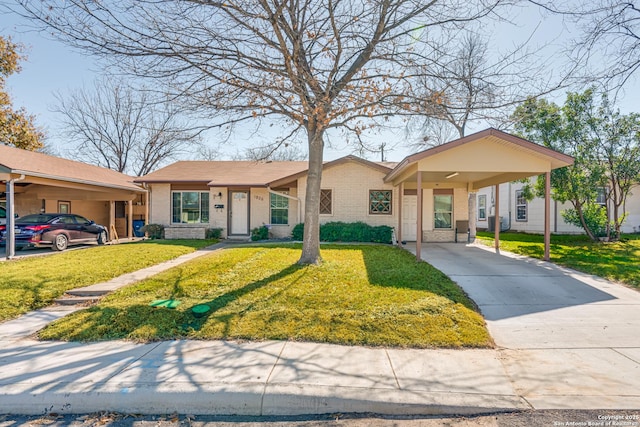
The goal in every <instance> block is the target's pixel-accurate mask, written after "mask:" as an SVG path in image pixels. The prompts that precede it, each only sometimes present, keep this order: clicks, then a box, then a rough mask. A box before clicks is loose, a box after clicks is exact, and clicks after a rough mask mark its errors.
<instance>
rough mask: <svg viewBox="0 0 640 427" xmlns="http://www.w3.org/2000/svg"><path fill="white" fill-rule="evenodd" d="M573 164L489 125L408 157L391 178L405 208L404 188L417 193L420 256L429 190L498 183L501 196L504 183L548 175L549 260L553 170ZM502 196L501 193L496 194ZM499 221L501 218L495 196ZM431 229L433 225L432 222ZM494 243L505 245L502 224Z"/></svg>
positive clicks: (470, 191)
mask: <svg viewBox="0 0 640 427" xmlns="http://www.w3.org/2000/svg"><path fill="white" fill-rule="evenodd" d="M571 164H573V158H572V157H571V156H568V155H566V154H563V153H560V152H558V151H554V150H551V149H549V148H546V147H543V146H541V145H538V144H535V143H533V142H531V141H527V140H525V139H522V138H519V137H517V136H514V135H511V134H508V133H505V132H502V131H499V130H496V129H492V128H490V129H487V130H484V131H481V132H478V133H475V134H473V135H469V136H466V137H464V138H460V139H457V140H455V141H451V142H449V143H447V144H443V145H440V146H437V147H434V148H431V149H428V150H425V151H422V152H420V153H417V154H414V155H411V156H408V157H406V158H405V159H404V160H403V161H402V162H400V164H398V166H397V167H396V168H394V169H393V171H391V172H390V173H389V174H388V175H387V176H386V177H385V181H386V182H391V183H392V184H393V185H394V186H396V187H398V189H399V191H398V192H397V193H398V194H399V195H400V201H399V203H398V206H399V209H402V205H403V203H402V198H403V197H404V195H405V193H406V192H407V191H408V190H409V191H415V194H416V195H417V221H416V229H417V232H416V235H417V239H416V256H417V257H418V259H419V258H420V249H421V244H422V242H423V241H424V240H425V239H424V235H425V227H424V226H423V222H424V219H425V212H424V205H425V203H424V200H423V194H424V191H425V190H430V191H432V192H434V194H437V192H443V191H449V190H451V191H453V190H456V189H457V191H458V192H460V191H466V193H467V194H468V195H474V193H475V192H477V191H478V190H479V189H480V188H483V187H489V186H495V187H496V195H499V194H500V192H499V191H498V190H499V186H500V184H502V183H506V182H510V181H515V180H519V179H523V178H528V177H531V176H536V175H542V174H544V175H546V177H547V180H546V182H547V186H546V187H547V188H546V192H545V231H544V236H545V255H544V258H545V259H546V260H548V259H549V246H550V244H549V242H550V206H551V202H550V193H551V192H550V187H549V183H550V173H551V171H552V170H554V169H557V168H561V167H564V166H568V165H571ZM496 197H498V196H496ZM468 200H469V204H468V209H469V213H468V216H467V215H465V216H466V217H467V218H468V220H469V222H470V228H471V229H472V231H473V232H475V228H474V218H475V196H473V197H468ZM495 205H496V212H495V218H496V221H497V219H498V218H499V215H500V214H499V211H498V209H499V208H498V206H499V203H498V200H496V204H495ZM398 218H399V221H398V227H397V230H398V241H400V242H401V241H402V212H400V214H399V215H398ZM427 229H429V228H428V227H427ZM495 230H496V233H495V248H496V249H499V246H500V226H499V225H498V226H496V227H495Z"/></svg>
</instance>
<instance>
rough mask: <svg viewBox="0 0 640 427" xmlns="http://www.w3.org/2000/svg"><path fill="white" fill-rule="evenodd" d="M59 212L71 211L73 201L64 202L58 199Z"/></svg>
mask: <svg viewBox="0 0 640 427" xmlns="http://www.w3.org/2000/svg"><path fill="white" fill-rule="evenodd" d="M58 213H64V214H67V213H71V202H63V201H60V200H58Z"/></svg>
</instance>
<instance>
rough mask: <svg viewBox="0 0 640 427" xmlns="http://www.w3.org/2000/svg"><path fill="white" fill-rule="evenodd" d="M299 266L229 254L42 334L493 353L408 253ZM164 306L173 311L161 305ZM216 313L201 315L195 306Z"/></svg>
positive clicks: (376, 249)
mask: <svg viewBox="0 0 640 427" xmlns="http://www.w3.org/2000/svg"><path fill="white" fill-rule="evenodd" d="M322 256H323V259H324V262H323V263H322V264H321V265H320V266H299V265H297V264H296V262H297V260H298V258H299V257H300V247H299V246H297V245H285V246H282V245H278V246H270V245H262V246H248V247H241V248H233V249H225V250H222V251H218V252H216V253H214V254H212V255H210V256H206V257H203V258H200V259H197V260H194V261H192V262H189V263H187V264H183V265H182V266H179V267H176V268H174V269H172V270H170V271H167V272H165V273H162V274H159V275H157V276H155V277H153V278H151V279H149V280H145V281H143V282H141V283H139V284H137V285H134V286H130V287H127V288H124V289H121V290H120V291H118V292H116V293H114V294H112V295H110V296H109V297H107V298H105V299H104V300H103V301H102V302H101V303H100V304H99V305H98V306H95V307H92V308H89V309H87V310H84V311H81V312H78V313H75V314H73V315H71V316H69V317H67V318H65V319H62V320H60V321H58V322H56V323H54V324H52V325H51V326H50V327H48V328H46V329H45V330H44V331H41V333H40V337H41V338H43V339H62V340H109V339H131V340H141V341H152V340H168V339H183V338H188V339H247V340H267V339H275V340H301V341H314V342H328V343H336V344H358V345H372V346H401V347H416V348H426V347H488V346H491V339H490V337H489V334H488V332H487V330H486V328H485V325H484V320H483V318H482V316H481V315H480V314H479V313H478V312H477V311H476V310H475V308H474V305H473V303H472V302H471V301H470V300H469V299H468V298H467V296H466V295H465V294H464V292H463V291H462V290H461V289H460V288H459V287H458V286H457V285H456V284H454V283H453V282H452V281H451V280H450V279H449V278H448V277H446V276H445V275H444V274H443V273H441V272H440V271H438V270H436V269H434V268H433V267H431V266H430V265H428V264H426V263H423V262H420V263H419V262H416V261H415V258H414V257H413V256H412V255H411V254H410V253H408V252H406V251H403V250H400V249H397V248H393V247H389V246H381V245H363V246H351V245H344V246H343V245H328V246H325V247H323V250H322ZM159 299H175V300H179V301H180V305H179V306H178V307H177V308H176V309H168V308H154V307H151V306H150V305H149V304H150V303H151V302H152V301H155V300H159ZM199 304H207V305H208V306H209V307H211V310H210V311H209V312H208V314H207V315H206V316H204V317H202V318H197V317H195V316H194V315H193V314H192V312H191V308H192V307H194V306H196V305H199Z"/></svg>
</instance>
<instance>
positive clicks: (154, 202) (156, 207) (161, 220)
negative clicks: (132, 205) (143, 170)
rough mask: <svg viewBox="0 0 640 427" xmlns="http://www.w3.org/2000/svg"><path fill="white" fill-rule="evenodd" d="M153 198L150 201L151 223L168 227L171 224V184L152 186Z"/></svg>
mask: <svg viewBox="0 0 640 427" xmlns="http://www.w3.org/2000/svg"><path fill="white" fill-rule="evenodd" d="M149 187H150V189H151V196H150V201H149V205H150V206H149V210H150V213H149V216H150V219H149V223H150V224H162V225H164V226H168V225H170V224H171V185H170V184H151V185H150V186H149Z"/></svg>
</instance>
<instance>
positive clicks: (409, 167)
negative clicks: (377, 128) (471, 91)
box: [385, 128, 573, 189]
mask: <svg viewBox="0 0 640 427" xmlns="http://www.w3.org/2000/svg"><path fill="white" fill-rule="evenodd" d="M571 164H573V157H571V156H568V155H566V154H564V153H561V152H558V151H555V150H552V149H550V148H547V147H543V146H542V145H538V144H536V143H533V142H531V141H528V140H526V139H523V138H520V137H517V136H515V135H511V134H509V133H506V132H503V131H500V130H497V129H493V128H489V129H486V130H483V131H480V132H477V133H474V134H472V135H469V136H466V137H463V138H460V139H456V140H454V141H451V142H448V143H446V144H442V145H439V146H437V147H433V148H430V149H428V150H424V151H421V152H419V153H416V154H413V155H410V156H407V157H405V158H404V160H402V162H400V163H399V164H398V166H396V167H395V168H394V169H393V170H392V171H391V172H389V174H387V176H386V177H385V181H386V182H392V183H393V184H394V185H397V184H399V183H400V182H403V181H404V182H415V181H416V173H417V172H418V171H420V172H422V174H423V182H424V181H431V182H447V183H466V184H468V185H470V188H474V189H479V188H482V187H487V186H490V185H495V184H500V183H503V182H509V181H514V180H517V179H522V178H527V177H530V176H534V175H539V174H542V173H545V172H548V171H550V170H553V169H557V168H561V167H564V166H569V165H571Z"/></svg>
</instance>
